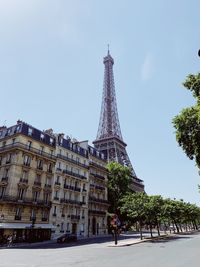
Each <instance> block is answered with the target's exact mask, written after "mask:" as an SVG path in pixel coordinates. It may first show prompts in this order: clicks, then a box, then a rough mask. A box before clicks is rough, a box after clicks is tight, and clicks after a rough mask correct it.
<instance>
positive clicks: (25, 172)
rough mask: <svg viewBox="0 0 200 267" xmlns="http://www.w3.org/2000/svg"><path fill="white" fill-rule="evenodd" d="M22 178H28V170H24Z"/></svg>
mask: <svg viewBox="0 0 200 267" xmlns="http://www.w3.org/2000/svg"><path fill="white" fill-rule="evenodd" d="M21 178H22V179H27V178H28V172H27V171H22V177H21Z"/></svg>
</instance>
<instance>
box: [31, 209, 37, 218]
mask: <svg viewBox="0 0 200 267" xmlns="http://www.w3.org/2000/svg"><path fill="white" fill-rule="evenodd" d="M30 219H31V220H34V219H36V212H35V210H34V209H32V210H31V218H30Z"/></svg>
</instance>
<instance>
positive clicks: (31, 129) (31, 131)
mask: <svg viewBox="0 0 200 267" xmlns="http://www.w3.org/2000/svg"><path fill="white" fill-rule="evenodd" d="M28 135H29V136H32V135H33V128H31V127H29V128H28Z"/></svg>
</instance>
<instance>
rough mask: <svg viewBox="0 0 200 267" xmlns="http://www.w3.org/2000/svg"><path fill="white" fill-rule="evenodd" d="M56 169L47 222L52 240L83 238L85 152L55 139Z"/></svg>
mask: <svg viewBox="0 0 200 267" xmlns="http://www.w3.org/2000/svg"><path fill="white" fill-rule="evenodd" d="M56 157H57V161H56V168H55V172H54V185H53V197H52V209H51V213H50V221H51V222H52V224H53V226H54V230H53V235H52V237H57V236H58V235H60V234H61V233H72V234H76V235H77V236H78V237H82V236H87V235H88V233H87V229H88V189H89V164H88V151H87V150H86V149H84V148H82V147H81V146H80V145H79V143H78V142H77V141H74V142H72V140H71V139H70V138H68V139H66V138H64V135H63V134H58V135H56Z"/></svg>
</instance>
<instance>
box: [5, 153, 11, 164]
mask: <svg viewBox="0 0 200 267" xmlns="http://www.w3.org/2000/svg"><path fill="white" fill-rule="evenodd" d="M11 158H12V154H11V153H10V154H8V155H7V157H6V164H8V163H11Z"/></svg>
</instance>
